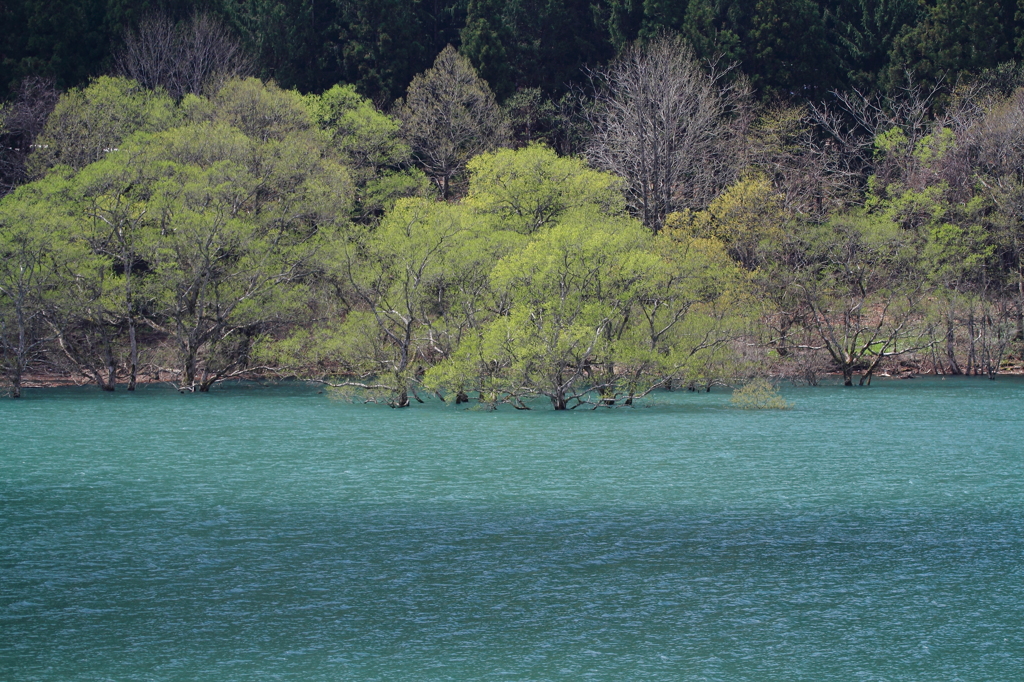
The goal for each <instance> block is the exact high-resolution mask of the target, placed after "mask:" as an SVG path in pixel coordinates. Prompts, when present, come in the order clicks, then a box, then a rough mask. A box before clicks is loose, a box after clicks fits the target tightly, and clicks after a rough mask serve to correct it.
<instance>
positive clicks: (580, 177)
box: [466, 145, 625, 235]
mask: <svg viewBox="0 0 1024 682" xmlns="http://www.w3.org/2000/svg"><path fill="white" fill-rule="evenodd" d="M468 169H469V174H470V181H469V194H468V196H467V198H466V204H467V205H468V206H471V207H472V208H473V210H474V211H475V212H476V213H477V214H478V215H480V216H486V217H487V219H488V220H490V221H493V224H494V226H495V229H502V230H512V231H515V232H518V233H520V234H526V235H530V234H534V233H536V232H538V231H540V230H542V229H543V228H546V227H550V226H551V225H553V224H554V223H555V222H557V221H558V220H559V218H561V216H562V215H564V214H565V213H566V212H568V211H571V210H573V209H578V208H583V207H593V208H595V209H597V210H598V211H600V212H601V213H603V214H607V215H617V214H622V213H624V212H625V203H624V201H623V199H622V191H621V189H622V188H621V182H620V180H619V179H618V178H616V177H615V176H614V175H611V174H608V173H602V172H600V171H596V170H593V169H591V168H588V167H587V165H586V163H584V162H583V160H582V159H579V158H572V157H559V156H558V155H556V154H555V153H554V152H553V151H552V150H551V149H549V148H547V147H544V146H541V145H530V146H529V147H526V148H524V149H519V150H517V151H512V150H510V149H502V150H499V151H496V152H491V153H488V154H481V155H480V156H477V157H476V158H474V159H473V160H472V161H470V162H469V164H468Z"/></svg>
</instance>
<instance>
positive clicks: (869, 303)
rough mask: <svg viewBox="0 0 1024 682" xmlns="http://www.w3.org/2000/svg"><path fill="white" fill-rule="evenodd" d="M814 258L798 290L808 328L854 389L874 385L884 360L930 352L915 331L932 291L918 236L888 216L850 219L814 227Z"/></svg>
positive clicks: (811, 254) (807, 259) (811, 242)
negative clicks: (924, 301) (923, 268)
mask: <svg viewBox="0 0 1024 682" xmlns="http://www.w3.org/2000/svg"><path fill="white" fill-rule="evenodd" d="M811 229H812V234H811V235H809V239H808V245H809V246H810V250H809V253H807V254H806V255H805V262H806V263H807V265H805V266H804V267H803V268H802V270H801V272H800V277H799V278H798V279H796V280H795V282H794V285H795V287H796V289H797V292H798V296H800V298H801V299H802V300H803V303H804V305H805V306H806V307H807V310H808V322H807V324H808V325H809V326H810V328H811V329H813V330H814V332H815V334H816V335H817V338H818V341H819V342H820V343H821V344H822V345H821V347H822V348H823V349H824V350H825V351H826V352H827V353H828V354H829V356H830V357H831V358H832V360H833V362H834V363H835V366H836V367H837V368H838V369H839V371H841V372H842V374H843V383H844V384H845V385H846V386H852V385H853V373H854V372H855V371H857V370H858V369H861V370H862V374H861V378H860V384H861V385H862V386H863V385H865V384H868V385H870V383H871V377H872V375H873V374H874V372H875V370H876V369H877V368H878V366H879V365H880V364H881V362H882V360H884V359H885V358H889V357H894V356H899V355H902V354H905V353H908V352H911V351H914V350H920V349H921V348H922V347H926V346H927V341H925V340H923V339H922V337H921V335H920V334H919V333H917V332H916V330H915V329H914V328H913V323H914V322H915V321H916V320H917V319H918V318H919V317H920V313H921V310H920V303H921V300H922V299H923V298H924V295H925V293H926V291H927V288H926V282H925V280H924V278H923V277H922V276H921V272H920V263H919V261H918V253H917V248H918V243H917V239H916V236H917V235H916V234H914V233H912V232H909V231H907V230H904V229H903V228H901V227H900V226H899V225H897V224H895V223H894V222H892V221H891V220H889V219H887V218H885V217H884V216H881V217H879V216H873V215H870V214H856V213H852V214H848V215H842V216H837V217H836V218H834V219H833V220H832V221H831V222H830V223H828V224H826V225H823V226H818V227H814V228H811Z"/></svg>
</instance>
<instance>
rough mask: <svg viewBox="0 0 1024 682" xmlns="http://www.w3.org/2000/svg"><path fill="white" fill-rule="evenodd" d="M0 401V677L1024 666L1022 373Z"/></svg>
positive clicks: (837, 672) (701, 676)
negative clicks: (740, 393) (605, 402)
mask: <svg viewBox="0 0 1024 682" xmlns="http://www.w3.org/2000/svg"><path fill="white" fill-rule="evenodd" d="M786 397H787V398H788V399H789V400H791V401H792V402H793V403H794V404H795V409H793V410H792V411H788V412H744V411H739V410H734V409H731V408H730V407H729V403H728V394H727V393H725V392H723V393H712V394H710V395H706V394H691V393H673V394H662V395H660V396H658V398H657V400H656V401H655V404H654V405H653V406H651V407H647V408H638V409H632V410H621V411H599V412H592V411H586V412H579V411H577V412H569V413H555V412H552V411H549V410H544V411H534V412H519V411H514V410H507V411H498V412H495V413H487V412H473V411H465V410H461V409H455V408H451V407H445V406H442V405H438V404H428V405H424V406H416V407H414V408H411V409H408V410H390V409H388V408H383V407H377V406H364V405H351V404H346V403H342V402H338V401H333V400H330V399H329V398H328V397H326V396H325V395H322V394H320V393H318V392H317V390H316V389H312V388H308V387H303V386H292V387H280V386H279V387H257V386H251V385H250V386H236V387H231V388H221V389H220V390H216V391H214V392H213V393H211V394H209V395H194V396H180V395H178V394H176V393H174V392H173V391H170V390H168V389H165V388H156V387H146V388H145V389H144V390H141V391H140V392H139V393H138V394H137V395H129V394H127V393H124V392H120V393H116V394H114V395H103V394H101V393H99V392H98V391H95V389H49V390H35V391H33V390H30V391H27V392H26V397H25V399H23V400H21V401H11V400H7V401H3V402H0V680H5V681H20V680H260V681H263V680H303V681H307V680H491V679H494V680H553V679H559V680H580V679H583V680H729V681H732V680H751V681H759V682H760V681H769V682H772V681H779V682H782V681H786V682H792V681H795V680H844V681H845V680H862V681H863V680H868V681H875V680H887V681H890V680H908V681H909V680H914V681H929V682H931V681H940V680H964V681H970V682H980V681H984V680H1020V679H1022V678H1024V672H1022V671H1024V420H1022V418H1024V410H1022V406H1024V381H1021V380H1019V379H1016V378H1006V379H1000V380H999V381H996V382H989V381H986V380H981V379H979V380H974V379H963V380H958V381H955V380H948V381H939V380H915V381H903V382H895V381H894V382H879V383H878V385H876V386H873V387H871V388H870V389H857V388H855V389H843V388H841V387H819V388H800V389H789V390H788V391H786Z"/></svg>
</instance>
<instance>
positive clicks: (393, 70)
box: [0, 0, 1024, 102]
mask: <svg viewBox="0 0 1024 682" xmlns="http://www.w3.org/2000/svg"><path fill="white" fill-rule="evenodd" d="M156 9H159V10H161V11H162V12H165V13H167V14H168V15H170V16H171V17H173V18H175V19H186V18H187V17H188V16H189V15H190V14H192V13H193V12H194V11H196V10H201V11H205V12H210V13H212V14H214V15H216V16H218V17H220V18H221V20H223V21H224V22H225V23H226V24H227V25H228V26H229V27H230V28H231V29H232V30H233V31H234V32H236V33H237V35H238V36H239V37H240V38H241V41H242V44H243V46H244V47H245V49H246V50H247V51H248V52H249V53H250V55H251V56H252V57H253V59H254V62H255V67H256V69H257V74H256V75H259V76H262V77H264V78H273V79H275V80H276V81H277V82H278V83H279V84H281V85H282V86H284V87H289V88H298V89H299V90H301V91H304V92H322V91H324V90H327V89H328V88H330V87H331V86H333V85H334V84H336V83H339V82H340V83H352V84H354V85H355V86H356V88H357V90H358V91H359V92H360V93H361V94H363V95H366V96H368V97H370V98H371V99H373V100H375V101H378V102H391V101H393V100H394V99H396V98H398V97H400V96H401V95H402V94H403V93H404V91H405V88H406V87H407V85H408V84H409V83H410V82H411V81H412V78H413V77H414V76H415V75H416V74H417V73H421V72H422V71H424V70H425V69H426V68H427V67H428V66H430V64H431V62H432V61H433V59H434V56H435V55H436V54H437V53H438V52H440V51H441V49H442V48H444V46H445V45H447V44H453V45H455V46H456V47H458V48H460V50H461V52H462V53H463V54H465V55H466V56H467V57H468V58H469V59H470V60H471V61H472V62H473V64H474V66H475V67H476V68H477V70H478V71H479V72H480V75H481V76H482V77H483V78H484V79H485V80H487V81H488V82H489V83H490V85H491V87H492V89H493V90H494V92H495V94H496V95H497V96H498V98H499V100H504V99H505V98H507V97H509V96H511V95H513V94H514V93H515V92H516V91H517V90H519V89H528V88H540V89H541V90H542V91H543V92H544V93H545V94H547V95H556V96H558V95H560V94H561V93H562V92H564V91H565V90H566V88H567V87H568V85H569V84H570V83H573V82H581V81H582V80H583V74H582V72H581V67H583V66H585V65H586V66H589V67H591V68H593V67H597V66H601V65H602V64H604V63H607V62H608V60H609V59H611V58H612V57H614V56H615V55H616V54H617V53H618V52H619V51H621V50H622V49H623V48H625V47H626V46H627V45H628V44H629V43H631V42H633V41H635V40H637V39H638V38H639V39H647V38H650V37H653V36H655V35H658V34H659V33H661V32H664V31H669V32H673V33H676V34H678V35H680V36H681V37H683V38H684V39H685V40H686V41H687V42H688V43H690V44H691V45H692V46H693V48H694V50H695V51H696V54H697V56H698V57H699V58H701V59H707V58H716V57H719V56H720V57H721V58H722V59H723V61H724V62H738V63H739V64H740V66H741V69H742V71H743V73H745V74H747V76H748V77H749V78H750V80H751V82H752V84H753V86H754V87H755V89H756V90H757V91H758V93H759V94H760V95H762V96H765V97H778V96H782V97H797V98H806V97H816V96H821V95H824V94H825V93H826V92H827V91H829V90H830V89H833V88H839V89H846V88H850V87H856V88H859V89H861V90H868V91H879V92H891V91H892V89H893V88H895V87H899V85H901V84H902V83H903V82H904V81H905V79H906V74H907V72H908V70H909V71H912V72H913V73H914V74H915V75H916V77H917V78H918V79H922V80H925V81H928V82H934V81H936V80H938V79H940V78H945V79H946V80H947V81H955V80H956V78H957V77H958V74H960V73H963V72H968V73H976V72H978V71H979V70H982V69H994V68H996V67H997V66H998V65H1000V64H1002V63H1004V62H1008V61H1010V60H1013V59H1015V58H1019V57H1020V56H1021V51H1022V49H1024V13H1022V12H1021V10H1020V8H1019V6H1018V4H1017V3H1015V2H1013V1H1012V0H981V1H977V0H924V1H923V2H920V1H918V0H839V1H838V2H820V1H817V0H758V1H756V2H755V0H646V1H644V2H640V0H597V1H594V0H586V1H583V0H559V1H558V2H549V1H540V0H512V1H509V2H495V1H494V0H430V1H429V2H412V1H410V0H242V1H231V2H228V1H226V0H140V1H138V2H123V0H117V1H114V0H62V1H61V2H53V0H5V2H4V3H0V99H6V98H8V97H10V96H11V95H12V94H13V93H14V92H16V90H17V87H18V84H19V83H20V81H21V80H22V79H23V78H24V77H26V76H30V75H35V76H43V77H47V78H51V79H53V80H54V81H55V82H56V84H57V86H58V87H60V88H69V87H73V86H78V85H83V84H84V83H85V82H86V81H87V79H88V78H89V77H94V76H98V75H100V74H102V73H104V72H106V71H107V70H108V69H109V68H111V67H112V66H113V65H114V61H115V53H116V52H117V51H118V49H120V47H121V46H122V45H123V44H124V43H125V41H126V39H128V38H130V34H131V31H132V30H134V29H135V27H136V26H138V25H139V23H140V22H142V21H144V19H145V17H146V16H147V15H148V14H149V13H151V12H152V11H154V10H156Z"/></svg>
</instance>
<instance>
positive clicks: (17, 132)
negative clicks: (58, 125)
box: [0, 76, 58, 197]
mask: <svg viewBox="0 0 1024 682" xmlns="http://www.w3.org/2000/svg"><path fill="white" fill-rule="evenodd" d="M57 99H58V94H57V90H56V89H55V88H54V87H53V81H49V80H46V79H43V78H40V77H38V76H32V77H28V78H26V79H25V80H23V81H22V83H21V87H20V88H19V90H18V95H17V97H16V98H15V100H14V101H13V102H11V103H10V104H9V105H0V197H2V196H3V195H5V194H7V193H8V192H10V191H12V190H13V189H14V188H15V187H17V186H18V185H21V184H24V183H25V182H27V181H28V179H29V178H28V169H27V167H26V165H27V162H28V157H29V155H30V154H31V153H32V149H33V147H34V146H35V142H36V138H37V137H39V134H40V133H41V132H42V131H43V127H44V126H45V125H46V119H47V118H49V116H50V112H52V111H53V108H54V106H56V104H57Z"/></svg>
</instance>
